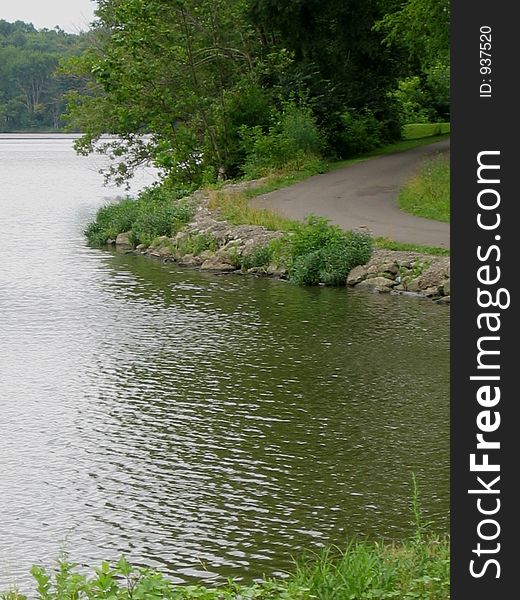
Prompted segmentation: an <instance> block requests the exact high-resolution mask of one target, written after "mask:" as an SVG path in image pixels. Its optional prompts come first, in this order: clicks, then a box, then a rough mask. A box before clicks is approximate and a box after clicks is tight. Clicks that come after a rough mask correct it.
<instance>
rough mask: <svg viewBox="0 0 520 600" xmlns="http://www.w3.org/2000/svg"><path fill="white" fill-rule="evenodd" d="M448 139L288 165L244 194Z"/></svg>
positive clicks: (255, 193)
mask: <svg viewBox="0 0 520 600" xmlns="http://www.w3.org/2000/svg"><path fill="white" fill-rule="evenodd" d="M448 138H449V133H446V134H442V135H436V136H428V137H421V138H416V139H404V140H401V141H399V142H395V143H394V144H388V145H387V146H382V147H381V148H376V149H375V150H372V151H371V152H367V153H366V154H362V155H360V156H357V157H356V158H349V159H347V160H340V161H333V162H321V161H316V160H315V161H310V162H309V163H308V164H303V165H298V168H296V169H295V168H291V165H289V166H288V167H287V168H286V169H283V170H281V171H277V172H275V173H272V174H271V175H269V176H268V177H267V180H266V182H265V184H264V185H261V186H259V187H256V188H254V189H251V190H249V191H248V192H246V194H247V196H248V197H249V198H253V197H255V196H261V195H263V194H268V193H269V192H274V191H275V190H278V189H280V188H283V187H287V186H289V185H292V184H293V183H298V182H300V181H303V180H304V179H308V178H309V177H312V176H313V175H318V174H320V173H328V172H330V171H335V170H337V169H342V168H344V167H349V166H351V165H354V164H356V163H359V162H363V161H365V160H369V159H371V158H376V157H378V156H385V155H388V154H396V153H397V152H405V151H406V150H411V149H412V148H418V147H419V146H426V145H428V144H433V143H435V142H440V141H442V140H446V139H448Z"/></svg>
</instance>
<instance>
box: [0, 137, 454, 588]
mask: <svg viewBox="0 0 520 600" xmlns="http://www.w3.org/2000/svg"><path fill="white" fill-rule="evenodd" d="M99 160H100V159H79V158H77V157H75V156H74V154H73V153H72V151H71V149H70V141H69V140H60V141H57V140H51V141H49V140H38V141H35V140H32V141H27V140H25V141H23V142H21V141H19V140H17V139H15V140H2V141H0V165H1V171H0V189H1V191H0V210H1V213H0V225H1V229H0V230H1V231H2V232H3V235H4V238H3V260H2V267H1V270H0V315H1V316H0V319H1V321H0V327H1V330H2V338H3V345H2V353H1V357H0V410H1V416H2V418H1V422H0V497H1V498H2V502H1V503H0V522H1V523H2V532H1V537H0V588H5V587H6V585H9V583H12V582H14V581H18V582H20V581H22V582H24V581H25V579H24V578H25V577H26V574H27V571H28V569H29V566H30V564H31V563H33V562H43V563H45V564H50V563H51V562H52V561H53V560H54V559H55V558H56V557H57V556H58V553H59V551H60V548H65V549H66V550H67V551H69V553H70V555H71V557H72V558H73V559H74V560H76V561H77V562H79V563H80V564H89V563H92V562H98V561H99V560H100V559H103V558H108V559H114V558H117V557H118V556H119V554H121V553H125V554H126V555H127V556H128V557H129V558H130V559H131V560H133V561H134V562H137V563H139V564H148V565H153V566H158V567H160V568H164V569H165V570H167V571H168V572H169V573H170V574H172V575H175V576H176V577H177V578H178V579H179V580H188V579H192V578H197V579H200V578H204V579H209V580H212V579H215V578H218V577H225V576H229V575H235V576H239V577H243V578H245V579H250V578H252V577H257V576H259V575H261V574H263V573H268V574H269V573H275V572H278V571H280V570H283V569H287V568H290V565H291V558H292V557H293V556H295V555H298V553H299V552H300V551H301V550H302V549H304V548H316V547H318V546H320V545H323V544H328V543H342V542H343V541H345V540H346V539H348V537H350V536H352V535H356V536H365V537H367V536H368V537H372V538H378V537H380V536H386V537H396V538H397V537H402V536H404V535H408V534H409V533H410V525H409V521H410V511H409V500H410V487H411V473H412V471H414V472H416V473H417V475H418V479H419V481H420V485H421V491H422V497H423V504H424V508H425V510H426V512H427V518H428V519H431V520H432V521H433V522H434V524H435V527H436V528H437V529H439V530H445V529H447V527H448V452H449V448H448V445H449V444H448V435H449V433H448V432H449V425H448V343H449V339H448V320H449V313H448V310H447V309H446V308H445V307H438V306H433V305H430V304H429V303H426V302H423V301H418V300H417V301H416V300H413V299H402V298H394V297H386V296H373V295H366V294H363V293H359V292H357V293H356V292H355V291H350V290H349V291H346V290H344V289H342V290H335V289H321V288H319V289H304V288H296V287H293V286H291V285H289V284H286V283H283V282H276V281H267V280H259V279H253V278H245V277H239V276H215V275H209V274H203V273H198V272H194V271H188V270H181V269H179V268H177V267H175V266H165V265H160V264H158V263H156V262H153V261H149V260H147V259H144V258H141V257H135V256H131V255H121V254H112V253H109V252H106V251H99V250H94V249H89V248H87V247H86V246H85V245H84V242H83V237H82V233H81V231H82V228H83V227H84V225H85V223H86V222H87V221H88V219H89V218H91V216H92V214H93V213H94V211H95V209H96V207H97V206H99V205H100V204H101V203H102V202H103V201H104V198H105V197H106V196H114V195H115V194H116V193H117V191H114V190H112V191H110V190H109V191H107V190H106V189H103V188H102V187H101V185H100V177H99V176H98V175H97V174H96V169H97V168H98V167H99V164H97V163H96V161H98V163H99Z"/></svg>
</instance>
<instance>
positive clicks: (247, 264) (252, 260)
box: [239, 246, 273, 270]
mask: <svg viewBox="0 0 520 600" xmlns="http://www.w3.org/2000/svg"><path fill="white" fill-rule="evenodd" d="M272 258H273V250H272V248H271V246H256V247H255V248H253V249H252V250H251V251H249V252H248V253H246V254H243V255H242V256H241V257H240V262H239V264H240V268H242V269H245V270H247V269H255V268H259V267H267V266H268V265H269V264H270V263H271V260H272Z"/></svg>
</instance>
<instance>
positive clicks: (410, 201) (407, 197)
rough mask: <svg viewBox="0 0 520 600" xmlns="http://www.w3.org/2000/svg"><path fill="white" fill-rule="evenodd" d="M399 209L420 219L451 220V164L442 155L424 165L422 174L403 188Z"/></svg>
mask: <svg viewBox="0 0 520 600" xmlns="http://www.w3.org/2000/svg"><path fill="white" fill-rule="evenodd" d="M399 207H400V208H401V209H402V210H404V211H406V212H409V213H411V214H413V215H417V216H418V217H425V218H426V219H435V220H436V221H446V222H449V220H450V164H449V158H448V157H447V156H445V155H440V156H438V157H436V158H434V159H432V160H429V161H427V162H426V163H424V165H423V167H422V169H421V172H420V173H419V174H418V175H417V176H416V177H414V178H413V179H411V180H410V181H409V182H408V183H407V185H405V186H404V187H403V189H402V190H401V192H400V194H399Z"/></svg>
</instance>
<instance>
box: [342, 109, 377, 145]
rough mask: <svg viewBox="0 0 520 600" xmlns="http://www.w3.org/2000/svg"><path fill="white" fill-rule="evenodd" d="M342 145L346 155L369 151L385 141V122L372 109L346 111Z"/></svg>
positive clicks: (343, 116) (343, 122) (343, 118)
mask: <svg viewBox="0 0 520 600" xmlns="http://www.w3.org/2000/svg"><path fill="white" fill-rule="evenodd" d="M341 121H342V124H343V128H342V131H341V134H340V135H341V138H342V141H341V145H342V148H343V154H344V155H345V156H353V155H356V154H362V153H363V152H368V151H369V150H372V149H374V148H377V147H378V146H381V145H382V144H383V142H384V141H385V135H384V131H383V123H382V122H380V121H379V120H378V119H376V117H375V116H374V114H373V113H372V112H371V111H370V110H365V111H362V112H361V111H359V112H356V111H347V112H344V113H343V115H342V117H341Z"/></svg>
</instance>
